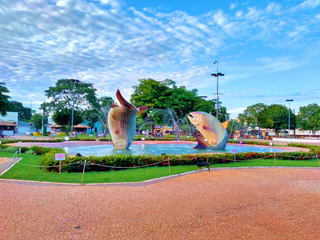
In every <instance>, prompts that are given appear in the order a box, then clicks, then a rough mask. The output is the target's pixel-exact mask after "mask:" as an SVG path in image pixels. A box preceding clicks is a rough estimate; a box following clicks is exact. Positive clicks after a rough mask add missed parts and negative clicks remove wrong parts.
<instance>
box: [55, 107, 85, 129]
mask: <svg viewBox="0 0 320 240" xmlns="http://www.w3.org/2000/svg"><path fill="white" fill-rule="evenodd" d="M52 119H53V121H54V122H55V123H57V124H58V125H60V126H63V127H64V129H65V131H66V132H69V131H71V124H70V123H71V110H70V109H64V110H61V111H59V112H56V113H54V114H53V115H52ZM82 120H83V119H82V116H81V113H80V112H79V111H76V112H74V113H73V126H75V125H77V124H79V123H81V122H82Z"/></svg>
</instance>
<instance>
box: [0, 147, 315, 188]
mask: <svg viewBox="0 0 320 240" xmlns="http://www.w3.org/2000/svg"><path fill="white" fill-rule="evenodd" d="M12 156H13V153H7V152H0V157H12ZM21 156H22V157H23V159H22V160H20V162H19V163H21V164H19V163H17V164H16V165H15V166H14V167H12V168H11V169H10V170H9V171H7V172H6V173H5V174H3V175H2V176H1V177H0V178H5V179H20V180H32V181H46V182H65V183H81V178H82V173H67V172H63V173H61V174H59V173H56V172H44V171H41V170H40V169H39V167H38V166H40V163H41V156H37V155H31V154H21ZM18 157H19V156H18ZM22 164H28V165H36V166H37V167H32V166H26V165H22ZM276 164H277V165H276V166H287V167H289V166H290V167H319V164H318V161H317V159H313V160H307V161H289V160H286V161H285V160H277V161H276ZM254 166H275V161H274V159H268V160H263V159H257V160H256V161H244V162H236V163H234V162H230V163H224V164H212V165H211V168H223V167H254ZM194 170H197V166H196V165H186V166H171V175H174V174H178V173H183V172H189V171H194ZM165 176H169V170H168V167H148V168H136V169H129V170H121V171H108V172H87V173H85V176H84V181H83V183H112V182H140V181H145V180H149V179H154V178H159V177H165Z"/></svg>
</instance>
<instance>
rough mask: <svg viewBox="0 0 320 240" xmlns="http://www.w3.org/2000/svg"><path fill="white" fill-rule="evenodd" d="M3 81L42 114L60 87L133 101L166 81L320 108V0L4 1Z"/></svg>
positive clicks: (233, 105) (0, 9)
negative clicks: (89, 88)
mask: <svg viewBox="0 0 320 240" xmlns="http://www.w3.org/2000/svg"><path fill="white" fill-rule="evenodd" d="M0 36H1V40H0V82H5V83H6V85H7V88H8V89H9V90H10V94H11V96H12V99H13V100H16V101H20V102H22V103H23V104H24V105H25V106H26V107H30V105H31V102H32V107H33V109H37V108H38V107H39V104H40V103H42V102H43V101H45V100H46V97H45V95H44V91H45V90H46V89H48V87H49V86H53V85H54V84H55V82H56V81H57V80H58V79H61V78H76V79H79V80H81V81H85V82H91V83H94V86H95V88H97V90H98V92H97V93H98V95H99V96H112V97H115V92H116V90H117V89H120V91H121V92H122V93H123V95H124V96H125V97H127V98H130V94H131V93H132V92H133V88H132V86H134V85H137V84H138V79H141V78H153V79H155V80H164V79H166V78H168V79H172V80H174V81H176V83H177V85H178V86H180V85H183V86H186V87H187V88H188V89H193V88H197V89H198V90H199V95H202V96H208V99H212V98H216V91H217V90H216V87H217V80H216V78H215V77H211V73H215V72H216V71H217V68H216V67H217V65H214V64H213V63H214V61H218V67H219V72H222V73H224V74H225V76H224V77H220V78H219V93H221V95H220V99H221V101H222V105H224V106H226V107H227V110H228V112H230V113H231V118H235V117H236V116H237V114H238V113H239V112H242V111H243V109H245V108H246V107H247V106H249V105H252V104H256V103H260V102H263V103H265V104H274V103H275V104H286V105H288V104H287V103H286V99H293V100H294V101H293V102H292V103H291V107H292V108H294V109H295V111H296V112H297V111H298V110H299V107H300V106H305V105H307V104H310V103H318V104H319V103H320V102H319V101H320V84H319V82H320V81H319V80H320V0H305V1H304V0H282V1H281V0H278V1H269V0H265V1H229V0H224V1H221V0H197V1H195V0H184V1H175V0H152V1H146V0H60V1H58V0H0Z"/></svg>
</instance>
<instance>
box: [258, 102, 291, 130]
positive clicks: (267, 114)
mask: <svg viewBox="0 0 320 240" xmlns="http://www.w3.org/2000/svg"><path fill="white" fill-rule="evenodd" d="M290 111H291V109H290ZM288 116H289V110H288V108H287V107H285V106H284V105H280V104H272V105H270V106H268V107H267V108H266V109H264V110H263V111H262V112H261V114H260V126H261V127H263V128H273V129H274V130H275V132H276V134H277V135H278V134H279V131H280V130H282V129H287V128H288ZM295 126H296V116H295V115H294V114H293V113H292V112H290V128H295Z"/></svg>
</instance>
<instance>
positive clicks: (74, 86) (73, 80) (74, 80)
mask: <svg viewBox="0 0 320 240" xmlns="http://www.w3.org/2000/svg"><path fill="white" fill-rule="evenodd" d="M69 80H70V81H72V82H73V98H72V111H71V132H70V138H71V137H72V133H73V112H74V91H75V88H76V82H78V83H79V82H80V81H79V80H77V79H69Z"/></svg>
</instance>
